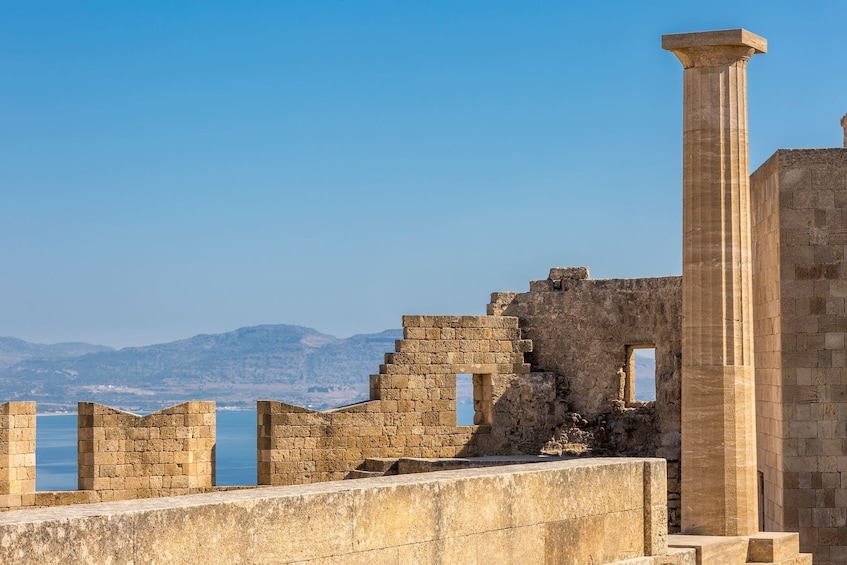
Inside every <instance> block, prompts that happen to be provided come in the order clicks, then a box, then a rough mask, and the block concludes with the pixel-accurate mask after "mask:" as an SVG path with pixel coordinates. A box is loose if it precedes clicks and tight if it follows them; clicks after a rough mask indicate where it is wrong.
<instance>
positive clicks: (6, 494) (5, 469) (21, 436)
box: [0, 402, 35, 508]
mask: <svg viewBox="0 0 847 565" xmlns="http://www.w3.org/2000/svg"><path fill="white" fill-rule="evenodd" d="M34 493H35V402H6V403H5V404H0V506H5V507H7V508H14V507H18V506H27V505H28V504H27V503H26V500H25V499H26V498H27V497H30V498H31V497H32V496H33V494H34ZM4 502H5V504H3V503H4ZM30 504H31V503H30Z"/></svg>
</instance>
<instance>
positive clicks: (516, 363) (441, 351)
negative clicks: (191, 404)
mask: <svg viewBox="0 0 847 565" xmlns="http://www.w3.org/2000/svg"><path fill="white" fill-rule="evenodd" d="M403 335H404V338H403V339H401V340H398V341H397V343H396V346H395V349H396V351H395V352H394V353H388V354H386V356H385V357H386V359H385V364H384V365H382V366H380V373H379V374H378V375H374V376H372V377H371V400H370V401H368V402H363V403H360V404H355V405H353V406H347V407H343V408H338V409H336V410H330V411H326V412H314V411H311V410H308V409H305V408H300V407H297V406H291V405H288V404H285V403H281V402H274V401H260V402H259V403H258V414H257V419H258V422H257V429H258V438H259V439H258V446H259V452H258V482H259V484H271V485H283V484H297V483H310V482H319V481H329V480H338V479H343V478H345V477H346V476H347V475H348V474H349V473H350V471H352V470H354V469H356V468H357V467H359V466H360V465H361V464H362V463H363V462H364V460H365V459H368V458H381V457H404V456H405V457H454V456H457V455H476V454H480V453H492V452H502V451H507V452H511V451H512V446H511V444H510V443H509V442H507V436H508V437H509V438H512V437H513V436H514V432H510V431H509V427H508V424H509V421H508V420H506V419H505V418H504V417H503V415H502V414H501V413H500V412H499V409H498V404H500V401H501V399H503V405H504V406H505V405H506V404H508V403H510V402H513V401H514V398H513V397H514V393H513V390H514V388H515V387H514V386H513V385H512V383H513V382H514V381H516V380H519V379H520V377H521V376H524V375H525V374H526V373H528V372H529V366H528V365H526V364H525V363H524V359H523V357H524V352H525V351H527V350H528V349H529V348H530V347H531V344H530V342H528V341H526V340H522V339H521V336H520V330H519V329H518V326H517V319H515V318H509V317H502V316H498V317H494V316H404V317H403ZM457 374H473V375H475V382H476V386H475V392H476V399H477V405H476V409H477V418H476V421H477V422H479V423H478V424H477V425H473V426H457V425H456V375H457ZM507 391H509V392H508V393H507ZM498 422H500V423H501V424H502V425H500V426H498ZM510 434H511V435H510ZM542 435H543V434H540V435H539V437H541V436H542ZM540 442H541V440H540V439H539V440H537V441H536V442H535V446H534V447H535V449H536V450H537V449H540V445H539V443H540Z"/></svg>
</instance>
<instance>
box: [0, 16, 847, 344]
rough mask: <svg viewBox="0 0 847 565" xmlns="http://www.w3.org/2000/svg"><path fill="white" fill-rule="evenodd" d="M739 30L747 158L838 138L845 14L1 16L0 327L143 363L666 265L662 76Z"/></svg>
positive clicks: (843, 104)
mask: <svg viewBox="0 0 847 565" xmlns="http://www.w3.org/2000/svg"><path fill="white" fill-rule="evenodd" d="M735 27H744V28H747V29H749V30H750V31H752V32H754V33H757V34H759V35H762V36H764V37H766V38H767V39H768V41H769V53H768V54H767V55H761V56H757V57H755V58H754V59H753V60H752V61H751V63H750V66H749V77H748V84H749V116H750V149H751V166H752V167H753V168H755V167H758V166H759V164H761V163H762V162H763V161H764V160H765V159H766V158H767V157H768V156H770V155H771V154H772V153H773V152H774V151H775V150H776V149H778V148H781V147H836V146H841V140H842V134H841V128H840V126H839V119H840V117H841V116H842V115H843V114H844V113H847V96H845V93H847V72H845V65H847V63H845V61H847V2H843V1H840V0H839V1H836V0H831V1H829V2H822V1H814V0H807V1H804V2H797V1H791V2H782V1H767V2H765V1H758V2H757V1H745V2H738V1H737V0H732V1H726V0H712V1H709V2H682V1H674V2H649V1H638V2H636V1H630V0H628V1H620V2H599V1H598V2H576V1H573V2H570V1H561V0H560V1H556V2H545V1H532V2H527V1H525V0H515V1H510V2H503V1H493V0H487V1H485V2H480V1H478V0H471V1H463V0H449V1H435V0H429V1H427V2H400V1H396V0H391V1H378V0H362V1H358V2H351V1H345V2H342V1H318V0H316V1H308V2H304V1H291V2H285V1H272V2H249V1H242V2H215V1H208V0H204V1H198V2H188V1H179V2H173V1H170V0H169V1H145V2H130V1H121V2H114V1H109V2H83V1H80V2H65V1H61V2H58V1H57V2H46V1H45V2H17V1H12V0H2V1H0V335H7V336H15V337H20V338H23V339H26V340H28V341H35V342H41V343H52V342H57V341H88V342H93V343H101V344H106V345H112V346H127V345H144V344H149V343H154V342H161V341H169V340H173V339H179V338H184V337H189V336H191V335H194V334H197V333H216V332H222V331H229V330H232V329H235V328H237V327H241V326H248V325H254V324H274V323H290V324H300V325H306V326H311V327H315V328H317V329H319V330H321V331H324V332H327V333H331V334H334V335H337V336H347V335H351V334H354V333H363V332H372V331H379V330H382V329H385V328H391V327H399V326H400V316H401V315H402V314H403V313H425V314H482V313H484V311H485V305H486V303H487V302H488V297H489V293H490V292H492V291H505V290H518V291H524V290H526V289H527V287H528V281H529V280H533V279H541V278H545V277H546V275H547V271H548V269H549V267H551V266H573V265H589V266H590V267H591V273H592V276H593V277H595V278H604V277H641V276H653V275H656V276H658V275H670V274H679V272H680V253H681V251H680V207H681V194H680V190H681V189H680V186H681V180H680V179H681V163H680V155H681V135H682V134H681V115H682V101H681V90H682V67H681V65H680V64H679V62H678V61H677V60H676V58H675V57H674V56H673V55H672V54H671V53H668V52H665V51H662V49H661V48H660V38H661V35H662V34H664V33H679V32H687V31H703V30H710V29H724V28H735Z"/></svg>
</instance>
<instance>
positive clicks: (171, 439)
mask: <svg viewBox="0 0 847 565" xmlns="http://www.w3.org/2000/svg"><path fill="white" fill-rule="evenodd" d="M77 422H78V437H79V449H78V453H79V488H80V490H94V491H96V492H97V493H98V494H99V497H100V500H103V501H107V500H123V499H131V498H148V497H151V496H174V495H180V494H188V493H190V492H197V489H208V488H211V487H212V486H214V484H215V466H214V458H215V403H214V402H184V403H182V404H178V405H176V406H172V407H170V408H166V409H164V410H160V411H159V412H154V413H153V414H148V415H146V416H138V415H136V414H132V413H130V412H124V411H122V410H116V409H114V408H109V407H108V406H103V405H102V404H96V403H94V402H80V403H79V417H78V420H77Z"/></svg>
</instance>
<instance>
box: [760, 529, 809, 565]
mask: <svg viewBox="0 0 847 565" xmlns="http://www.w3.org/2000/svg"><path fill="white" fill-rule="evenodd" d="M798 555H800V534H798V533H796V532H759V533H758V534H755V535H752V536H750V541H749V544H748V546H747V562H748V563H782V562H786V563H793V561H791V560H793V559H796V558H797V556H798Z"/></svg>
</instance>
